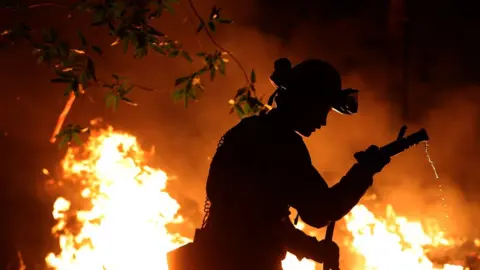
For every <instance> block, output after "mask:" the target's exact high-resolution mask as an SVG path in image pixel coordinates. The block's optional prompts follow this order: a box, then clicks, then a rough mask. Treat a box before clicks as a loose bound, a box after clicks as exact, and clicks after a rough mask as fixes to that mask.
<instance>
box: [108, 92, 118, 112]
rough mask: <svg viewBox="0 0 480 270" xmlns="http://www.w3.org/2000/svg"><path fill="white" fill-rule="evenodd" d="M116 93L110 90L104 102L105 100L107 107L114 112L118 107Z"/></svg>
mask: <svg viewBox="0 0 480 270" xmlns="http://www.w3.org/2000/svg"><path fill="white" fill-rule="evenodd" d="M118 99H119V97H118V95H116V94H115V93H113V92H110V93H108V94H107V96H106V98H105V102H106V104H105V105H106V106H107V108H112V110H113V111H114V112H115V111H116V110H117V108H118Z"/></svg>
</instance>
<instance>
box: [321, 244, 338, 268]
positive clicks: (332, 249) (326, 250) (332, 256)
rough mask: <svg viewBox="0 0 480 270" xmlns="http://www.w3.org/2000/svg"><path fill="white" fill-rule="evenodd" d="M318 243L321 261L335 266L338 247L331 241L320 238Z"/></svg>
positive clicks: (336, 264)
mask: <svg viewBox="0 0 480 270" xmlns="http://www.w3.org/2000/svg"><path fill="white" fill-rule="evenodd" d="M318 244H319V249H320V250H319V254H321V257H322V261H321V262H322V263H323V264H324V265H325V264H328V265H330V266H334V268H335V266H337V267H338V263H339V260H340V248H339V247H338V245H337V244H336V243H335V242H333V241H325V240H321V241H320V242H318Z"/></svg>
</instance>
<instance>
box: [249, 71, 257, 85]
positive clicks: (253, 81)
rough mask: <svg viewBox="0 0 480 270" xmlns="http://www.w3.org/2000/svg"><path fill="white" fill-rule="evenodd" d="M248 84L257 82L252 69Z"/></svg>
mask: <svg viewBox="0 0 480 270" xmlns="http://www.w3.org/2000/svg"><path fill="white" fill-rule="evenodd" d="M250 82H251V83H256V82H257V75H255V70H253V69H252V72H251V73H250Z"/></svg>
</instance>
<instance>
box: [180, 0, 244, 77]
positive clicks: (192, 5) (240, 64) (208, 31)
mask: <svg viewBox="0 0 480 270" xmlns="http://www.w3.org/2000/svg"><path fill="white" fill-rule="evenodd" d="M188 3H189V4H190V7H191V8H192V10H193V12H194V13H195V16H196V17H197V18H198V20H200V22H201V23H203V22H204V20H203V19H202V16H200V14H199V13H198V11H197V9H196V8H195V5H194V4H193V0H188ZM203 30H205V33H207V36H208V38H209V39H210V41H211V42H212V43H213V45H215V46H216V47H217V48H218V49H219V50H221V51H222V52H224V53H226V54H228V55H229V56H230V57H231V58H232V59H233V61H234V62H235V63H236V64H237V66H238V67H239V68H240V70H241V71H242V72H243V76H244V77H245V80H246V81H247V84H248V85H250V84H251V82H250V78H249V77H248V74H247V71H246V70H245V68H244V67H243V65H242V63H240V61H239V60H238V59H237V58H236V57H235V56H234V55H233V53H232V52H230V51H229V50H227V49H225V48H224V47H223V46H221V45H220V44H218V43H217V41H215V39H214V38H213V36H212V34H211V33H210V30H208V28H207V26H206V24H205V23H203Z"/></svg>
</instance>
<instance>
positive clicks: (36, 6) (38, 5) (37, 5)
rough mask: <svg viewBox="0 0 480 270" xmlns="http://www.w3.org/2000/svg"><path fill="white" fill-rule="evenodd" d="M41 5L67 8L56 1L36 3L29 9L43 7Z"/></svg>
mask: <svg viewBox="0 0 480 270" xmlns="http://www.w3.org/2000/svg"><path fill="white" fill-rule="evenodd" d="M41 7H57V8H67V7H66V6H62V5H59V4H56V3H40V4H34V5H29V6H28V7H27V8H28V9H34V8H41Z"/></svg>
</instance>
